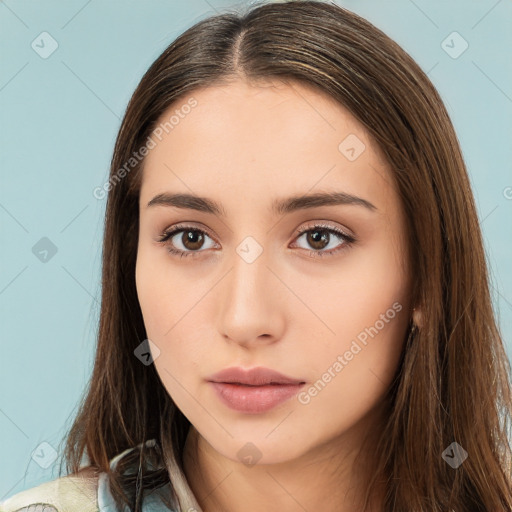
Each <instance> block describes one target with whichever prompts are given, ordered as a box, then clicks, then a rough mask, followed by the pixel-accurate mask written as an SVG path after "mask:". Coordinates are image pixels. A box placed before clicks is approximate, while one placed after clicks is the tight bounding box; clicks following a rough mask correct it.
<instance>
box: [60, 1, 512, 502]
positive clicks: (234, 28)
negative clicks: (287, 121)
mask: <svg viewBox="0 0 512 512" xmlns="http://www.w3.org/2000/svg"><path fill="white" fill-rule="evenodd" d="M240 78H243V79H245V80H248V81H252V82H256V81H262V80H263V81H264V80H266V79H269V80H273V79H279V80H283V81H286V82H289V83H291V84H293V82H298V83H302V84H308V85H310V86H313V87H315V88H316V90H318V91H320V92H323V93H325V94H327V95H329V96H330V97H332V98H334V99H335V100H337V101H338V102H339V103H340V104H341V105H343V106H344V107H346V108H347V109H348V110H349V111H350V112H351V114H352V115H353V116H354V117H355V118H356V119H358V120H359V121H360V122H361V123H362V124H363V125H364V126H365V127H366V129H367V130H368V132H369V134H370V135H371V136H372V137H373V139H374V140H375V142H376V144H377V146H378V147H379V148H380V150H381V151H382V152H383V154H384V156H385V158H386V159H387V161H388V162H389V164H390V167H391V169H392V176H393V179H394V181H395V184H396V187H397V190H398V193H399V195H400V198H401V201H402V205H403V208H404V211H405V216H406V219H407V231H408V233H407V236H408V238H407V240H408V249H409V255H410V266H411V267H410V268H411V269H412V275H413V276H414V286H413V298H412V299H413V302H414V304H415V305H416V306H419V307H421V309H422V312H423V325H422V326H421V327H420V328H419V329H415V330H414V331H413V332H412V335H410V336H409V337H408V339H407V342H406V344H405V348H404V351H403V354H402V358H401V360H400V365H399V367H398V369H397V373H396V378H395V380H394V382H393V384H392V386H391V387H390V389H389V393H388V395H387V397H386V400H387V401H388V403H389V414H388V418H387V423H386V424H385V426H384V430H383V432H382V436H381V439H380V441H379V445H378V450H377V451H376V453H375V454H374V461H375V463H374V473H373V477H372V478H371V480H370V481H369V482H368V494H370V493H371V491H372V488H373V484H375V483H376V482H377V481H382V479H383V478H384V481H385V484H386V489H387V494H386V497H385V510H386V511H389V512H391V511H395V512H399V511H403V512H405V511H411V510H414V511H416V512H419V511H425V512H426V511H428V512H434V511H439V512H440V511H443V512H444V511H447V510H453V511H455V512H459V511H464V512H477V511H487V512H489V511H492V512H494V511H496V512H498V511H503V510H512V483H511V476H510V474H511V471H512V463H511V444H510V419H511V417H512V391H511V387H512V386H511V381H510V375H511V372H510V363H509V361H508V358H507V355H506V352H505V350H504V346H503V342H502V339H501V335H500V332H499V329H498V327H497V324H496V321H495V317H494V312H493V309H492V304H491V298H490V292H489V282H488V274H487V267H486V260H485V253H484V247H483V243H482V237H481V232H480V227H479V222H478V217H477V212H476V208H475V203H474V199H473V196H472V193H471V189H470V183H469V180H468V176H467V171H466V167H465V163H464V160H463V156H462V154H461V150H460V147H459V143H458V140H457V136H456V134H455V132H454V128H453V126H452V123H451V121H450V119H449V116H448V114H447V111H446V109H445V107H444V105H443V102H442V100H441V98H440V96H439V94H438V92H437V91H436V89H435V88H434V86H433V85H432V83H431V82H430V81H429V79H428V78H427V76H426V75H425V73H424V72H423V71H422V70H421V69H420V67H419V66H418V65H417V64H416V63H415V62H414V61H413V59H412V58H411V57H410V56H409V55H408V54H407V53H406V52H405V51H404V50H403V49H402V48H400V47H399V46H398V45H397V44H396V43H395V42H394V41H392V40H391V39H390V38H389V37H387V36H386V35H385V34H384V33H383V32H381V31H380V30H379V29H377V28H376V27H374V26H373V25H372V24H370V23H369V22H368V21H366V20H364V19H363V18H361V17H359V16H357V15H356V14H354V13H352V12H350V11H348V10H345V9H343V8H341V7H339V6H337V5H335V4H332V3H327V2H322V1H289V2H280V3H269V4H265V3H263V4H261V3H260V4H259V5H255V6H252V7H250V8H248V9H247V11H246V12H244V13H243V14H242V13H239V12H238V13H237V12H226V13H224V14H220V15H215V16H212V17H210V18H208V19H205V20H203V21H200V22H198V23H197V24H195V25H194V26H193V27H191V28H190V29H188V30H187V31H186V32H185V33H183V34H182V35H181V36H180V37H178V38H177V39H176V40H175V41H174V42H173V43H172V44H171V45H170V46H169V47H168V48H167V49H166V50H165V51H164V52H163V53H162V54H161V55H160V56H159V57H158V59H157V60H156V61H155V62H154V63H153V64H152V65H151V67H150V68H149V70H148V71H147V72H146V74H145V75H144V77H143V78H142V80H141V82H140V84H139V85H138V87H137V89H136V90H135V92H134V94H133V96H132V98H131V100H130V102H129V105H128V107H127V110H126V113H125V116H124V119H123V122H122V125H121V128H120V130H119V134H118V137H117V141H116V144H115V149H114V154H113V158H112V162H111V170H110V182H109V186H108V188H109V189H110V190H109V193H108V199H107V205H106V215H105V230H104V240H103V256H102V258H103V260H102V263H103V266H102V297H101V316H100V323H99V332H98V341H97V343H98V344H97V351H96V359H95V363H94V370H93V374H92V378H91V381H90V385H89V388H88V389H87V390H86V393H85V394H84V397H83V400H82V403H81V405H80V410H79V412H78V414H77V416H76V419H75V420H74V424H73V425H72V427H71V429H70V431H69V433H68V435H67V438H66V449H65V453H64V457H65V461H66V465H67V471H68V473H76V472H78V471H79V469H80V463H81V461H82V459H83V457H84V456H86V457H87V463H88V464H89V466H90V467H92V468H96V469H97V470H98V471H105V472H109V460H110V459H111V458H112V457H113V456H114V455H116V454H118V453H119V452H121V451H123V450H125V449H127V448H131V447H135V446H138V445H141V443H143V442H144V441H146V440H148V439H155V440H156V441H157V443H158V445H159V446H161V447H162V450H155V449H149V448H146V447H145V445H143V444H142V445H141V447H140V448H139V449H137V450H135V451H134V452H133V453H134V455H133V456H132V457H131V458H129V460H131V462H136V463H137V465H138V464H139V462H140V463H142V462H143V463H144V464H142V465H139V470H140V467H142V471H139V473H136V474H133V473H127V472H126V471H125V472H123V469H124V470H126V468H127V467H128V466H127V464H128V462H126V464H123V465H120V466H119V467H118V468H116V469H115V470H113V471H111V475H110V477H111V481H112V492H113V495H114V497H115V499H116V502H117V503H118V505H119V506H121V503H123V504H127V505H129V506H130V507H131V509H133V510H136V511H138V510H140V506H141V498H142V496H143V495H144V493H145V492H147V491H148V490H149V489H153V488H157V487H159V486H162V485H164V484H166V483H169V473H168V471H167V467H166V462H165V461H164V460H163V457H162V453H165V454H166V456H172V457H175V459H174V460H175V461H176V462H177V463H178V464H179V467H180V468H182V457H183V447H184V442H185V438H186V435H187V432H188V428H189V426H190V423H189V422H188V420H187V419H186V418H185V416H184V415H183V414H182V413H181V412H180V410H179V409H178V408H177V407H176V405H175V404H174V402H173V401H172V399H171V398H170V397H169V395H168V393H167V392H166V390H165V388H164V386H163V384H162V382H161V381H160V379H159V377H158V374H157V372H156V370H155V367H154V365H149V366H145V365H143V364H141V362H140V361H139V360H138V359H137V358H136V357H135V356H134V349H135V348H136V347H137V346H138V345H139V344H140V343H141V341H142V340H145V339H146V337H147V336H146V332H145V329H144V323H143V318H142V314H141V310H140V307H139V303H138V300H137V293H136V287H135V261H136V252H137V237H138V222H139V219H138V215H139V213H138V200H139V188H140V180H141V171H142V165H143V163H144V160H143V159H141V160H140V161H137V162H135V163H134V162H133V161H132V164H133V166H132V167H130V168H127V167H126V163H127V162H129V161H130V158H133V153H134V152H138V151H139V150H140V148H141V147H143V146H144V145H145V144H147V141H148V137H150V135H151V134H152V133H153V130H154V129H155V128H156V123H157V120H158V119H159V118H160V117H161V115H162V114H163V113H164V112H165V111H166V110H167V109H168V108H169V107H170V106H171V105H172V104H175V103H176V102H178V100H180V101H183V102H185V101H186V98H187V97H189V96H190V95H191V94H193V91H194V90H197V89H198V88H203V87H209V86H213V85H216V84H221V83H229V81H232V80H236V79H240ZM123 166H124V168H125V172H124V173H120V169H121V168H123ZM454 442H457V443H458V444H459V445H460V446H461V447H462V448H463V449H464V450H465V451H466V452H467V454H468V457H467V459H466V460H465V461H464V462H463V463H462V464H461V465H460V466H459V467H458V468H457V469H454V468H453V467H451V466H450V465H449V464H447V463H446V462H445V460H444V458H443V456H442V454H443V452H444V451H445V450H446V449H447V448H448V447H449V446H450V445H451V444H452V443H454ZM147 463H150V464H147ZM171 484H172V483H171Z"/></svg>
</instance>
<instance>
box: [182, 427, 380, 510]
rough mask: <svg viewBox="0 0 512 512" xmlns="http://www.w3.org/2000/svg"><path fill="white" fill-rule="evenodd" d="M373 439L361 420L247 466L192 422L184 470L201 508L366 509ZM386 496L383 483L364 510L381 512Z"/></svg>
mask: <svg viewBox="0 0 512 512" xmlns="http://www.w3.org/2000/svg"><path fill="white" fill-rule="evenodd" d="M362 437H363V438H365V442H364V445H365V452H363V451H362V449H361V442H362V441H361V440H362ZM375 442H376V437H375V436H374V435H371V433H370V431H369V430H367V429H364V426H363V425H360V424H358V425H356V426H355V427H354V428H353V429H352V430H351V431H350V432H346V433H344V434H343V435H341V436H339V437H338V438H337V439H335V440H330V441H329V442H328V443H325V444H324V445H320V446H317V447H316V448H315V449H314V450H313V451H310V452H307V453H304V454H302V455H301V456H299V457H297V458H295V459H292V460H288V461H286V462H282V463H276V464H255V465H253V466H247V465H245V464H243V463H241V462H240V461H238V460H232V459H230V458H227V457H224V456H222V455H221V454H219V453H218V452H217V451H216V450H215V449H214V448H213V447H212V446H211V445H210V444H209V443H208V442H207V441H206V440H205V439H204V438H203V437H202V436H201V435H200V434H199V433H198V432H197V430H196V429H195V428H194V427H193V426H191V427H190V431H189V435H188V437H187V441H186V444H185V452H184V470H185V474H186V478H187V481H188V483H189V485H190V488H191V489H192V492H193V493H194V495H195V496H196V499H197V501H198V503H199V504H200V505H201V508H202V511H203V512H214V511H219V510H222V511H223V512H238V511H240V510H244V512H256V511H261V510H265V511H268V512H277V511H282V510H290V511H295V510H296V511H298V512H299V511H300V512H303V511H304V510H322V511H324V512H331V511H332V512H349V511H350V512H352V511H354V510H361V511H362V510H363V505H365V491H366V488H367V484H368V471H367V469H368V468H369V467H372V461H371V460H369V459H368V458H367V455H368V454H371V453H374V448H375ZM374 465H375V464H374V463H373V466H374ZM383 496H384V488H383V487H382V486H379V487H378V488H376V489H375V493H374V494H373V496H371V497H370V499H369V501H368V503H367V504H366V509H364V510H366V511H367V512H382V511H383V510H384V508H383Z"/></svg>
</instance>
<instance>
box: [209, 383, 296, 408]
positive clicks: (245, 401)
mask: <svg viewBox="0 0 512 512" xmlns="http://www.w3.org/2000/svg"><path fill="white" fill-rule="evenodd" d="M210 384H211V385H212V386H213V389H215V391H216V393H217V395H218V396H219V398H220V399H221V401H222V402H224V404H226V405H227V406H228V407H230V408H231V409H235V410H236V411H240V412H245V413H248V414H259V413H262V412H266V411H269V410H270V409H273V408H274V407H276V406H277V405H279V404H281V403H283V402H285V401H286V400H288V399H290V398H291V397H292V396H294V395H296V394H297V393H298V392H299V390H300V388H301V387H302V386H304V384H268V385H265V386H244V385H242V384H227V383H224V382H210Z"/></svg>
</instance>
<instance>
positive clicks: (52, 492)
mask: <svg viewBox="0 0 512 512" xmlns="http://www.w3.org/2000/svg"><path fill="white" fill-rule="evenodd" d="M154 445H155V440H154V439H151V440H149V441H146V446H148V447H151V446H154ZM140 446H141V445H139V446H137V447H133V448H128V449H127V450H125V451H123V452H121V453H119V454H118V455H116V456H115V457H113V458H112V459H111V460H110V469H114V468H115V467H116V465H117V464H118V462H119V461H120V460H121V459H122V458H123V457H124V456H126V455H128V454H129V453H130V452H132V451H133V450H135V449H136V448H139V447H140ZM169 465H170V467H171V473H170V476H171V481H172V483H173V487H174V489H175V491H176V494H177V495H178V498H179V499H180V502H181V503H182V510H183V511H185V512H201V509H200V507H199V505H198V503H197V501H196V499H195V497H194V495H193V493H192V490H191V489H190V487H189V485H188V483H187V480H186V477H185V475H184V474H183V472H182V471H181V469H180V468H179V466H178V465H177V463H176V461H175V460H170V461H169ZM170 495H171V491H170V485H169V484H167V485H164V486H162V487H160V488H158V489H155V490H153V491H151V492H150V493H148V494H145V496H144V501H143V505H142V511H143V512H178V507H177V506H176V505H175V508H172V509H169V508H168V507H167V506H166V505H165V503H164V501H163V497H165V496H167V497H169V496H170ZM75 511H76V512H121V511H120V510H119V508H117V507H116V505H115V502H114V499H113V497H112V494H111V492H110V483H109V478H108V474H107V473H105V472H102V473H99V475H98V478H97V480H96V479H91V478H84V477H83V476H79V475H69V476H65V477H61V478H57V479H55V480H52V481H51V482H46V483H44V484H41V485H39V486H37V487H33V488H31V489H27V490H25V491H21V492H19V493H17V494H15V495H14V496H11V497H10V498H8V499H6V500H4V501H2V502H0V512H75ZM123 512H129V508H128V507H125V510H124V511H123Z"/></svg>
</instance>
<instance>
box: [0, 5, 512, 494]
mask: <svg viewBox="0 0 512 512" xmlns="http://www.w3.org/2000/svg"><path fill="white" fill-rule="evenodd" d="M338 3H339V4H340V5H342V6H344V7H347V8H349V9H351V10H353V11H355V12H357V13H359V14H361V15H362V16H363V17H366V18H367V19H368V20H369V21H371V22H372V23H374V24H375V25H376V26H378V27H379V28H381V29H383V30H384V31H385V32H386V33H387V34H388V35H390V36H391V37H392V38H393V39H395V40H396V41H397V42H398V43H399V44H400V45H402V47H403V48H404V49H405V50H406V51H408V52H409V53H410V54H411V56H412V57H413V58H414V59H416V60H417V62H418V63H419V64H420V65H421V67H422V68H423V69H424V70H425V71H428V72H429V77H430V78H431V80H432V81H433V82H434V84H435V85H436V87H437V88H438V90H439V91H440V93H441V95H442V97H443V99H444V101H445V104H446V106H447V108H448V111H449V113H450V115H451V117H452V120H453V123H454V125H455V129H456V130H457V133H458V136H459V139H460V142H461V144H462V149H463V152H464V155H465V159H466V163H467V165H468V169H469V173H470V176H471V180H472V183H473V190H474V194H475V197H476V201H477V204H478V211H479V215H480V219H481V223H482V230H483V234H484V238H485V243H486V248H487V254H488V260H489V264H490V268H491V273H492V282H493V295H494V303H495V308H496V313H497V315H498V318H499V322H500V325H501V329H502V332H503V335H504V338H505V340H506V343H507V350H508V354H509V355H511V354H512V272H511V261H512V258H511V256H512V244H511V242H512V240H511V231H512V230H511V229H510V228H511V226H512V199H507V198H506V197H505V193H504V191H505V189H506V187H511V186H512V172H511V162H512V150H511V147H512V144H511V140H512V139H511V134H512V130H511V127H512V115H511V114H512V87H511V84H512V61H511V60H510V58H509V57H508V56H509V55H510V51H511V49H512V45H511V43H512V32H511V31H510V26H512V2H510V1H508V0H501V1H496V0H482V1H478V2H477V1H468V0H460V1H454V0H452V1H450V2H445V1H441V0H437V1H432V0H414V2H413V1H412V0H397V1H386V2H383V1H378V0H357V1H356V0H345V1H340V2H338ZM234 5H236V4H235V3H234V2H231V1H228V0H225V1H220V0H210V1H209V2H207V1H206V0H187V2H181V1H176V0H173V1H170V0H148V1H133V0H131V1H127V0H122V1H121V0H111V1H105V0H90V1H87V0H67V1H65V2H64V1H60V2H58V1H55V0H53V1H50V0H47V1H45V2H40V1H38V0H33V1H27V0H17V1H16V0H7V1H4V2H1V3H0V23H1V29H0V44H1V61H0V62H1V69H0V112H1V131H0V147H1V153H0V159H1V173H2V175H1V183H2V186H1V189H0V223H1V236H2V251H1V253H0V254H1V256H0V257H1V267H0V307H1V317H0V319H1V336H2V348H1V354H2V355H1V361H2V366H1V372H0V379H1V388H0V389H1V396H0V430H1V444H0V461H2V462H1V466H0V499H2V498H4V497H6V496H7V495H12V494H14V493H15V492H19V491H21V490H23V489H25V488H29V487H32V486H34V485H36V484H38V483H41V482H43V481H47V480H51V479H53V478H55V477H56V476H58V474H57V467H56V465H55V464H53V465H51V466H49V467H48V468H47V469H43V468H41V467H40V466H39V465H38V464H36V462H34V461H33V460H32V459H31V454H32V452H33V450H34V449H35V448H36V447H37V446H38V445H39V444H40V443H43V442H47V443H49V444H50V445H51V446H53V447H54V448H56V449H58V447H59V443H60V441H61V439H62V436H63V435H64V433H65V430H66V428H67V427H68V426H69V425H70V422H71V418H72V414H73V413H74V412H75V408H76V405H77V401H78V399H79V397H80V395H81V392H82V390H83V388H84V386H85V385H86V382H87V379H88V377H89V375H90V371H91V367H92V361H93V349H94V343H95V332H96V326H97V322H98V310H99V298H100V297H99V291H100V255H101V245H100V244H101V238H102V222H103V219H102V215H103V211H104V206H105V201H104V200H96V199H95V198H94V197H93V194H92V191H93V189H94V188H95V187H97V186H101V185H102V184H103V183H104V182H105V180H106V179H107V176H108V166H109V161H110V158H111V153H112V149H113V144H114V139H115V136H116V133H117V130H118V128H119V125H120V118H121V116H122V114H123V112H124V109H125V107H126V104H127V102H128V100H129V98H130V95H131V94H132V92H133V90H134V88H135V87H136V85H137V83H138V81H139V80H140V78H141V76H142V74H143V72H144V71H145V70H146V69H147V67H148V66H149V65H150V64H151V62H152V61H153V60H154V59H155V58H156V57H157V56H158V55H159V54H160V53H161V51H163V49H164V48H165V47H166V46H167V45H168V44H169V43H170V42H171V41H172V40H173V39H174V38H175V37H176V36H178V35H179V34H180V33H181V32H182V31H183V30H185V29H186V28H188V27H189V26H191V25H192V24H194V23H195V22H197V21H199V20H200V19H203V18H205V17H207V16H209V15H212V14H214V13H215V11H221V10H223V8H224V7H226V6H234ZM43 31H47V32H49V33H50V34H51V35H52V37H53V38H54V39H55V40H56V41H57V42H58V45H59V46H58V49H57V50H56V51H55V53H53V54H52V55H51V56H50V57H49V58H47V59H42V58H41V57H40V56H39V55H38V54H37V53H36V52H35V51H34V50H33V49H32V48H31V43H32V41H33V40H34V39H36V37H37V36H39V34H41V32H43ZM453 31H457V32H459V33H460V34H461V35H462V37H463V38H464V39H465V40H466V41H467V42H468V43H469V48H468V49H467V51H465V52H464V53H463V54H462V55H461V56H460V57H459V58H457V59H452V58H451V57H450V56H449V55H448V54H447V53H446V52H445V51H444V50H443V49H442V47H441V42H442V41H443V40H444V39H445V38H446V37H447V36H448V35H449V34H450V33H452V32H453ZM511 196H512V194H511V195H509V197H511ZM42 237H48V238H49V239H50V240H51V241H52V242H53V243H54V244H55V245H56V246H57V248H58V252H57V253H56V254H55V256H54V257H53V258H51V259H50V260H49V261H48V262H47V263H42V262H41V261H40V260H39V259H37V258H36V257H35V256H34V254H33V253H32V247H33V246H34V244H36V242H37V241H38V240H40V239H41V238H42ZM45 453H46V454H47V455H46V456H48V453H49V451H48V449H46V450H45Z"/></svg>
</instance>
